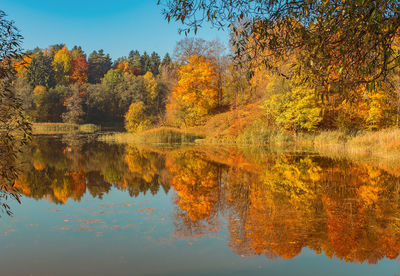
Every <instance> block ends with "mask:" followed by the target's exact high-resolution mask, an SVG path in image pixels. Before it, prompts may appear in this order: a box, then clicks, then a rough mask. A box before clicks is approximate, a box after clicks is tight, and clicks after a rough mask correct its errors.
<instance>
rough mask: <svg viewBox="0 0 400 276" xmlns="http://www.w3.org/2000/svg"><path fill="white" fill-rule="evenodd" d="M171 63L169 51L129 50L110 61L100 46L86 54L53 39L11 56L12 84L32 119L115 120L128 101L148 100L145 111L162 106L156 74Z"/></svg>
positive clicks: (121, 118) (159, 109) (151, 112)
mask: <svg viewBox="0 0 400 276" xmlns="http://www.w3.org/2000/svg"><path fill="white" fill-rule="evenodd" d="M170 66H172V60H171V58H170V56H169V54H168V53H167V54H166V55H165V56H164V57H163V58H162V59H161V58H160V56H159V55H158V54H157V53H155V52H153V53H151V54H150V55H149V54H147V53H146V52H144V53H143V54H140V53H139V52H138V51H137V50H135V51H134V50H132V51H131V52H130V53H129V55H128V56H127V57H120V58H118V59H117V60H115V61H112V60H111V58H110V55H109V54H106V53H104V51H103V50H99V51H93V52H92V53H90V54H89V55H88V56H87V55H86V53H85V52H84V51H83V50H82V48H81V47H79V46H74V47H73V48H72V49H68V48H67V46H65V45H64V44H56V45H51V46H49V47H48V48H46V49H40V48H36V49H34V50H31V51H27V52H26V53H25V54H24V56H23V58H22V59H19V60H16V61H15V62H14V69H15V71H16V78H15V80H14V82H13V89H14V92H15V94H16V95H17V96H18V97H19V98H20V99H21V100H22V105H23V108H24V111H25V113H26V114H27V116H28V117H29V118H30V120H31V121H32V122H69V123H83V122H85V123H95V124H118V123H123V121H124V115H125V113H126V112H127V111H128V108H129V105H130V104H131V103H132V102H137V101H141V102H143V103H146V105H149V108H148V109H147V111H148V113H147V114H146V116H147V117H157V116H158V113H161V112H162V109H163V102H164V101H165V96H166V94H167V92H166V89H167V84H166V83H165V81H163V80H162V79H161V77H160V75H161V72H162V71H163V70H164V71H165V70H168V68H169V67H170ZM150 105H151V106H150Z"/></svg>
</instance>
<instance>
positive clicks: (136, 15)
mask: <svg viewBox="0 0 400 276" xmlns="http://www.w3.org/2000/svg"><path fill="white" fill-rule="evenodd" d="M0 9H2V10H3V11H5V12H6V13H7V14H8V16H9V18H10V19H12V20H14V21H15V23H16V26H17V27H18V28H19V29H20V31H21V34H22V35H23V36H24V43H23V47H24V48H25V49H33V48H34V47H36V46H38V47H40V48H45V47H47V46H48V45H51V44H55V43H61V42H63V43H65V44H66V45H67V46H68V47H72V46H74V45H80V46H82V48H83V49H84V50H85V52H86V53H90V52H91V51H93V50H98V49H104V51H105V52H106V53H109V54H110V55H111V57H112V58H113V59H116V58H118V57H120V56H126V55H128V53H129V51H130V50H132V49H137V50H139V51H140V52H143V51H147V52H152V51H156V52H158V53H159V54H160V55H164V54H165V53H166V52H170V53H172V51H173V49H174V46H175V43H176V42H177V41H178V40H180V39H182V38H184V34H181V35H179V34H178V29H179V27H180V26H181V25H180V24H179V23H175V22H173V23H169V24H168V22H167V21H166V20H165V19H164V17H163V15H162V14H161V12H162V7H160V6H157V0H113V1H110V0H107V1H102V0H68V1H66V0H58V1H56V0H1V7H0ZM197 36H198V37H201V38H204V39H207V40H212V39H216V38H219V39H220V40H221V41H222V42H224V43H227V41H228V33H227V32H224V31H218V30H216V29H213V28H211V27H210V26H204V27H203V28H202V29H201V30H200V31H199V32H198V34H197Z"/></svg>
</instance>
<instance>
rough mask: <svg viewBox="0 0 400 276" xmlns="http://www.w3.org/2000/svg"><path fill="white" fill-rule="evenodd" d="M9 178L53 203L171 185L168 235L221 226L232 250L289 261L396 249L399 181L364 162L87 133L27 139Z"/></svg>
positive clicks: (369, 256) (385, 254)
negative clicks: (105, 139) (19, 169)
mask: <svg viewBox="0 0 400 276" xmlns="http://www.w3.org/2000/svg"><path fill="white" fill-rule="evenodd" d="M23 160H24V162H23V163H24V164H25V165H24V168H23V173H22V174H21V176H20V177H19V179H18V180H17V181H16V182H15V187H17V188H18V189H19V190H20V191H21V193H22V194H24V195H25V196H27V197H31V198H35V199H38V200H39V199H46V200H49V201H51V202H54V203H57V204H65V203H66V202H67V201H68V200H72V201H77V202H79V201H80V200H81V199H82V197H83V195H84V194H85V193H89V194H91V196H93V197H97V198H100V199H101V198H102V197H103V195H104V194H107V193H109V191H110V190H111V189H112V188H116V189H119V190H121V191H126V192H127V193H129V195H130V196H132V197H136V196H138V195H140V194H145V193H151V194H157V193H159V192H165V193H167V192H168V191H169V190H170V189H171V188H173V191H174V198H173V204H174V205H175V208H174V214H173V218H174V226H175V234H174V235H175V236H176V237H179V238H200V237H203V236H205V235H216V233H218V231H220V229H221V227H223V226H224V225H225V224H227V228H228V233H229V235H228V236H229V237H228V241H227V242H228V243H229V247H230V249H231V250H232V251H233V252H235V253H236V254H238V255H242V256H253V255H265V256H266V257H268V258H276V257H281V258H285V259H290V258H293V257H295V256H297V255H299V254H300V252H301V251H302V249H303V248H305V247H307V248H309V249H311V250H313V251H314V252H316V253H317V254H320V253H324V254H325V255H327V256H328V257H331V258H339V259H341V260H345V261H348V262H361V263H363V262H368V263H377V262H378V261H379V260H381V259H383V258H389V259H395V258H397V256H398V255H399V252H400V220H399V218H400V205H399V192H400V190H399V180H400V178H399V177H398V176H396V175H395V174H394V173H388V172H387V171H385V170H383V169H380V168H378V167H377V166H374V165H366V164H364V163H357V164H356V163H351V162H349V161H346V160H333V159H330V158H326V157H321V156H318V155H315V154H310V153H288V152H278V153H277V152H270V151H258V152H247V151H244V150H237V149H226V148H222V149H221V148H206V147H195V148H193V147H192V148H179V149H160V148H145V147H143V148H139V147H135V146H121V145H109V144H104V143H99V142H96V141H95V140H94V139H92V140H91V139H88V138H87V137H79V136H78V137H75V136H70V137H67V136H65V137H63V138H62V139H54V138H43V137H39V138H36V139H34V141H33V142H32V145H31V147H30V148H29V150H28V151H27V152H26V153H25V154H24V156H23Z"/></svg>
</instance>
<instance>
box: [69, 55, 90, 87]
mask: <svg viewBox="0 0 400 276" xmlns="http://www.w3.org/2000/svg"><path fill="white" fill-rule="evenodd" d="M88 68H89V64H88V63H87V62H86V59H85V58H84V57H76V58H74V59H73V60H72V62H71V75H70V77H69V79H70V80H71V81H72V82H73V83H78V84H85V83H87V81H88V76H87V72H88Z"/></svg>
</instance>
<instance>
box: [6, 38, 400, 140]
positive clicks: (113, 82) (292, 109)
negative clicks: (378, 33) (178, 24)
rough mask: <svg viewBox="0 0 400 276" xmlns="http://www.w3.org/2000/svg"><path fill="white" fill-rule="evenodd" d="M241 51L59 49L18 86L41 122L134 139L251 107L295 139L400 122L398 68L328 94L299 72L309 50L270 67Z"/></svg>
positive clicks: (197, 42)
mask: <svg viewBox="0 0 400 276" xmlns="http://www.w3.org/2000/svg"><path fill="white" fill-rule="evenodd" d="M399 41H400V40H399V38H398V37H396V38H395V40H394V42H393V49H394V50H395V51H399V50H400V47H399V46H400V42H399ZM248 43H252V42H251V41H249V42H248ZM249 47H251V46H249ZM235 51H236V49H235V46H234V45H233V44H232V45H231V46H230V48H229V50H227V49H226V47H225V45H223V44H222V43H221V42H219V41H218V40H216V41H206V40H203V39H198V38H185V39H183V40H181V41H179V42H178V43H177V44H176V47H175V49H174V53H173V55H172V57H171V56H170V55H169V54H166V55H165V56H164V58H163V59H161V58H160V57H159V55H158V54H156V53H154V52H153V53H152V54H151V55H148V54H147V53H146V52H145V53H143V54H142V55H141V54H140V53H139V52H138V51H131V52H130V53H129V55H128V57H121V58H118V59H117V60H115V61H111V58H110V56H109V55H108V54H105V53H104V51H103V50H99V51H93V52H92V53H91V54H90V55H89V56H88V58H87V57H86V54H85V53H84V52H83V50H82V49H81V47H77V46H75V47H74V48H72V49H71V50H69V49H68V48H67V47H66V46H65V45H63V44H58V45H53V46H50V47H48V48H47V49H35V50H33V51H29V52H27V53H26V54H25V56H24V58H23V59H22V60H18V61H17V62H15V65H14V68H15V70H16V75H17V78H16V79H15V81H14V86H13V87H14V90H15V94H16V95H17V96H19V97H20V98H21V99H22V100H23V107H24V110H25V112H26V113H27V114H28V115H29V117H30V118H31V120H32V121H34V122H71V123H95V124H102V125H104V124H121V125H122V124H123V123H124V124H125V128H126V129H127V130H128V131H130V132H138V131H143V130H146V129H149V128H151V127H155V126H158V125H167V126H174V127H182V128H187V127H197V126H202V125H205V124H206V123H207V122H208V121H209V120H210V119H212V118H213V117H214V116H216V115H218V114H221V113H224V112H230V111H238V110H239V111H241V110H245V109H246V108H247V107H248V106H250V105H252V106H256V107H257V108H256V109H253V110H252V111H251V112H256V113H257V114H258V115H257V116H255V117H256V118H258V119H259V120H258V122H259V121H261V122H262V125H263V126H267V127H269V128H277V129H285V130H288V131H293V132H302V131H306V132H313V131H318V130H321V129H340V130H345V131H357V130H361V129H372V130H376V129H382V128H389V127H399V125H400V87H399V71H398V68H397V67H395V66H394V65H395V64H393V67H394V69H393V70H391V71H390V72H388V76H387V78H385V79H382V80H381V81H379V82H377V83H369V84H363V83H360V84H358V85H353V86H351V87H344V86H343V87H333V86H332V87H328V88H327V90H323V91H321V89H319V88H318V87H316V86H315V84H314V79H312V78H311V77H312V75H310V76H309V77H307V76H308V73H309V71H308V69H304V71H301V72H298V74H300V75H298V74H291V71H292V70H293V66H294V65H293V64H297V63H298V62H299V60H301V59H302V58H304V55H305V53H303V52H292V54H291V55H290V56H287V57H285V58H284V59H276V60H275V63H274V66H273V67H268V66H265V63H263V58H262V57H260V55H253V56H252V58H251V59H250V60H251V62H245V63H243V64H241V65H240V66H238V64H237V62H236V60H235V59H234V58H233V53H234V52H235ZM264 51H265V53H264V55H267V54H268V50H267V49H266V50H264ZM393 62H394V61H393ZM389 65H390V64H389ZM332 66H333V65H332ZM275 68H279V71H276V70H275ZM332 74H337V73H332ZM305 80H306V81H305ZM251 123H252V121H251V120H250V121H243V120H241V119H240V116H238V118H236V119H234V120H233V122H225V124H227V126H226V127H227V128H230V129H231V132H232V131H233V132H235V131H236V132H237V131H240V130H242V129H243V128H244V127H248V126H249V125H250V124H251ZM228 124H230V125H228Z"/></svg>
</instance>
